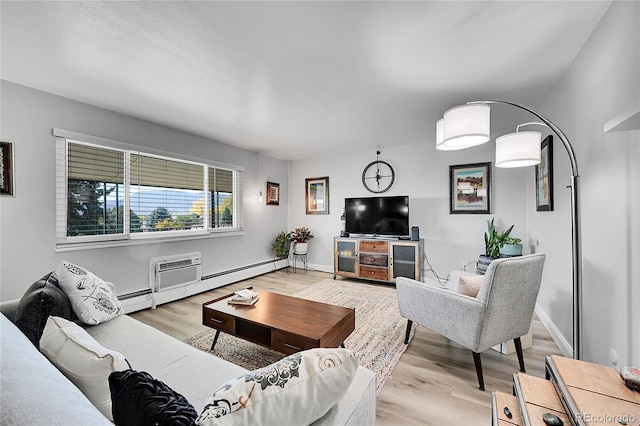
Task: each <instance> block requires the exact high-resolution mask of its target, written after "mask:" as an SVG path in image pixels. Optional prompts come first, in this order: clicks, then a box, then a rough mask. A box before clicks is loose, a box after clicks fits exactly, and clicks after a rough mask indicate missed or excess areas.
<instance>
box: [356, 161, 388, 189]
mask: <svg viewBox="0 0 640 426" xmlns="http://www.w3.org/2000/svg"><path fill="white" fill-rule="evenodd" d="M395 180H396V173H395V172H394V171H393V167H391V165H390V164H389V163H387V162H386V161H381V160H376V161H372V162H371V163H369V164H368V165H367V167H365V168H364V171H363V172H362V184H363V185H364V187H365V188H367V190H369V191H371V192H374V193H380V192H386V191H387V190H388V189H389V188H391V185H393V182H394V181H395Z"/></svg>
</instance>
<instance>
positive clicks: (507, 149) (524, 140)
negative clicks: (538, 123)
mask: <svg viewBox="0 0 640 426" xmlns="http://www.w3.org/2000/svg"><path fill="white" fill-rule="evenodd" d="M541 141H542V134H541V133H540V132H517V133H509V134H508V135H504V136H500V137H499V138H497V139H496V167H505V168H510V167H525V166H533V165H535V164H539V163H540V143H541Z"/></svg>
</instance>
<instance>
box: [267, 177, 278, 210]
mask: <svg viewBox="0 0 640 426" xmlns="http://www.w3.org/2000/svg"><path fill="white" fill-rule="evenodd" d="M267 205H268V206H279V205H280V184H279V183H275V182H267Z"/></svg>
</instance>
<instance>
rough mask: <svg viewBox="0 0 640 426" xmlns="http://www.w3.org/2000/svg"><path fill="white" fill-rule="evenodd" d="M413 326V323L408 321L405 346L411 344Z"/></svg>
mask: <svg viewBox="0 0 640 426" xmlns="http://www.w3.org/2000/svg"><path fill="white" fill-rule="evenodd" d="M412 325H413V321H411V320H407V333H406V334H405V335H404V344H405V345H408V344H409V335H410V334H411V326H412Z"/></svg>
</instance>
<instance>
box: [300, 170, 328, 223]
mask: <svg viewBox="0 0 640 426" xmlns="http://www.w3.org/2000/svg"><path fill="white" fill-rule="evenodd" d="M305 204H306V206H305V210H306V213H307V214H329V177H328V176H325V177H318V178H307V179H305Z"/></svg>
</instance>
